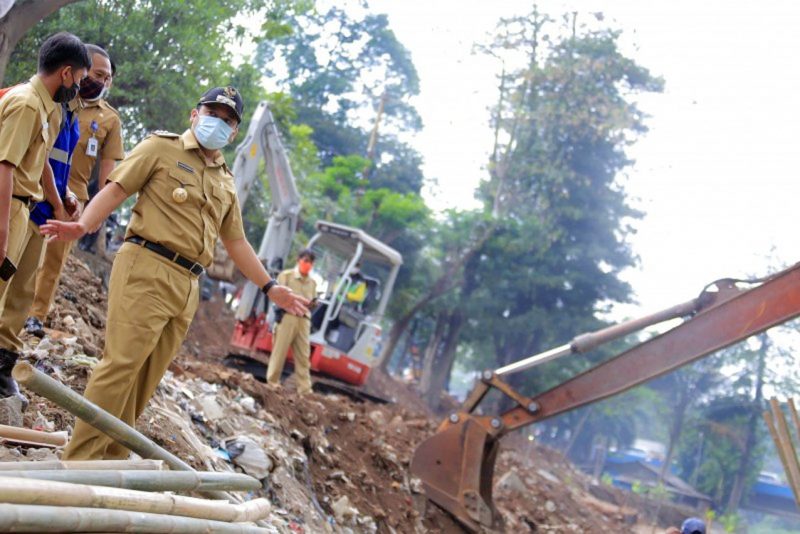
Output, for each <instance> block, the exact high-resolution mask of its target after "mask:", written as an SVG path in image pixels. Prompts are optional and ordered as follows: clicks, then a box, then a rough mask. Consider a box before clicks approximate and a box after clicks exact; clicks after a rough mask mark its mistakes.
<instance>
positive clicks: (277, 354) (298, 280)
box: [267, 249, 317, 395]
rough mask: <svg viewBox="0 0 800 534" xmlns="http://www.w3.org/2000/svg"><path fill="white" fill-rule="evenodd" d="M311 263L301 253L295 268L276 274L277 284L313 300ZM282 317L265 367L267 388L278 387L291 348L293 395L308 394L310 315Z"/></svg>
mask: <svg viewBox="0 0 800 534" xmlns="http://www.w3.org/2000/svg"><path fill="white" fill-rule="evenodd" d="M315 259H316V257H315V255H314V253H313V252H312V251H311V250H309V249H305V250H301V251H300V254H299V255H298V256H297V266H296V267H295V268H294V269H287V270H285V271H283V272H282V273H281V274H279V275H278V283H279V284H281V285H284V286H287V287H288V288H289V289H291V290H292V291H293V292H295V293H297V294H298V295H302V296H304V297H305V298H307V299H308V300H312V299H314V298H315V297H316V296H317V283H316V282H315V281H314V279H313V278H311V277H310V276H309V274H310V273H311V269H312V268H313V266H314V260H315ZM282 315H283V316H282V317H281V319H280V321H279V322H278V323H277V324H276V325H275V328H274V329H273V334H272V335H273V344H272V353H270V355H269V367H267V384H269V385H271V386H273V387H277V386H279V385H280V380H281V373H283V365H284V363H286V354H287V353H288V352H289V347H291V349H292V359H293V360H294V379H295V382H296V384H297V392H298V393H300V394H301V395H304V394H306V393H311V365H310V362H309V353H310V352H311V345H310V343H309V341H308V337H309V335H310V334H311V314H310V313H309V314H306V315H303V316H294V315H289V316H287V315H285V314H282Z"/></svg>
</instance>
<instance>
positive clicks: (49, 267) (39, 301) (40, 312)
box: [29, 201, 84, 322]
mask: <svg viewBox="0 0 800 534" xmlns="http://www.w3.org/2000/svg"><path fill="white" fill-rule="evenodd" d="M80 205H81V207H83V205H84V202H82V201H81V202H80ZM74 245H75V242H74V241H51V242H49V243H46V244H45V249H44V259H43V260H42V266H41V267H40V268H39V272H38V273H37V274H36V285H35V287H36V289H35V291H34V293H33V305H32V306H31V311H30V313H29V315H30V316H32V317H36V318H37V319H39V320H40V321H42V322H44V320H45V318H46V317H47V314H48V313H50V308H51V307H52V306H53V300H54V299H55V297H56V288H57V287H58V281H59V279H60V278H61V271H62V269H64V265H66V263H67V257H68V256H69V253H70V251H71V250H72V247H73V246H74Z"/></svg>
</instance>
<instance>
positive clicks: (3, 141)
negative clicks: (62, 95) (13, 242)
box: [0, 76, 61, 201]
mask: <svg viewBox="0 0 800 534" xmlns="http://www.w3.org/2000/svg"><path fill="white" fill-rule="evenodd" d="M60 127H61V105H60V104H56V103H55V102H54V101H53V98H52V97H51V96H50V93H48V92H47V89H46V88H45V86H44V84H43V83H42V80H41V79H40V78H39V77H38V76H33V77H32V78H31V79H30V82H29V83H26V84H22V85H19V86H17V87H14V88H13V89H11V90H10V91H9V92H8V93H6V94H5V95H4V96H3V97H2V98H0V162H3V161H7V162H8V163H10V164H12V165H14V189H13V194H14V195H19V196H25V197H33V199H34V200H37V201H39V200H42V198H43V197H44V192H43V190H42V169H44V164H45V162H46V161H47V155H48V154H49V153H50V150H52V148H53V144H55V142H56V137H58V130H59V128H60Z"/></svg>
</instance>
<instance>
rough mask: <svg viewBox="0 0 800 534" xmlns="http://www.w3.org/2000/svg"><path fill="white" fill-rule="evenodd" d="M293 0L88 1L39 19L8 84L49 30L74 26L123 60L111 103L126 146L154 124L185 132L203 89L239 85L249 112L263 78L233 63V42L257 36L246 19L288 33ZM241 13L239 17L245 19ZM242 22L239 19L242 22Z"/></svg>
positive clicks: (23, 71) (23, 72)
mask: <svg viewBox="0 0 800 534" xmlns="http://www.w3.org/2000/svg"><path fill="white" fill-rule="evenodd" d="M296 8H297V4H296V3H295V2H293V1H291V0H274V1H265V0H221V1H217V2H203V1H200V0H159V1H157V2H156V1H152V0H140V1H136V2H122V1H118V0H116V1H115V0H87V1H83V2H78V3H75V4H72V5H69V6H67V7H65V8H62V9H60V10H58V11H56V12H55V13H54V14H53V15H51V16H50V17H48V18H46V19H45V20H43V21H41V22H40V23H39V24H38V25H36V26H35V27H34V28H33V29H32V30H31V31H30V32H29V33H28V34H27V35H26V36H25V37H24V38H23V39H22V40H21V41H20V43H19V45H18V46H17V48H16V49H15V50H14V53H13V55H12V58H11V62H10V63H9V68H8V71H7V73H6V82H5V83H6V84H9V83H11V82H17V81H20V80H24V79H27V78H28V77H30V75H31V74H32V73H33V72H35V70H36V57H37V51H38V47H39V45H40V44H41V42H42V40H43V39H44V38H45V37H46V36H47V35H49V34H51V33H54V32H56V31H59V30H62V29H64V28H70V29H74V31H75V33H76V34H78V36H79V37H80V38H81V39H83V40H84V41H85V42H87V43H94V44H98V45H100V46H102V47H104V48H105V49H106V50H108V52H109V54H110V55H111V57H112V59H113V60H114V62H115V64H116V66H117V75H116V77H115V78H114V86H113V88H112V90H111V94H110V97H109V101H110V102H111V104H112V105H114V106H115V107H116V108H117V109H118V110H119V112H120V115H121V117H122V124H123V125H124V126H123V127H124V129H125V133H126V141H128V143H127V144H128V145H129V146H130V145H132V144H133V143H134V142H135V141H138V140H140V139H141V138H142V137H143V135H144V133H145V132H146V131H149V130H154V129H167V130H171V131H178V132H180V131H183V130H184V129H185V128H186V127H187V126H188V116H189V111H190V110H191V109H192V108H193V107H194V106H195V105H196V103H197V100H198V98H199V97H200V95H201V94H202V93H203V92H204V91H205V90H207V89H209V88H210V87H213V86H217V85H227V84H235V85H236V86H237V87H238V88H239V89H240V90H241V91H242V94H243V95H244V97H245V113H247V109H248V107H250V109H252V106H253V105H254V104H255V101H256V100H257V99H258V98H260V96H261V89H260V77H259V75H258V72H257V71H255V70H254V69H253V68H252V67H250V66H249V65H244V66H242V67H239V68H238V69H234V68H233V67H232V65H231V59H232V56H231V52H230V48H231V47H232V46H234V45H236V44H238V43H241V42H243V41H245V40H249V39H252V38H254V36H253V35H251V34H250V32H249V31H248V30H247V28H246V27H245V26H244V24H243V23H244V21H245V20H246V17H247V16H248V15H249V16H253V15H255V14H257V13H260V14H264V16H265V17H266V23H265V28H264V31H265V34H267V35H284V34H285V33H286V31H288V30H289V26H288V23H287V22H286V17H288V16H289V15H290V14H293V13H295V12H296ZM239 16H241V17H239ZM236 21H239V22H236Z"/></svg>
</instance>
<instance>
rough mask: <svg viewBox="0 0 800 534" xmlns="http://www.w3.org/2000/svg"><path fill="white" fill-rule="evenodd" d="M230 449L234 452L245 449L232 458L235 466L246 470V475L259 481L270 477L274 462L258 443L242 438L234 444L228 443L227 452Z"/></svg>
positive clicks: (226, 445)
mask: <svg viewBox="0 0 800 534" xmlns="http://www.w3.org/2000/svg"><path fill="white" fill-rule="evenodd" d="M229 447H230V448H234V450H238V449H239V448H242V449H243V450H242V452H240V453H239V454H237V455H235V456H234V455H233V454H231V458H232V460H233V463H234V464H236V465H238V466H239V467H241V468H242V469H244V472H245V473H247V474H248V475H250V476H252V477H255V478H257V479H259V480H261V479H264V478H267V477H268V476H269V472H270V471H271V470H272V460H270V458H269V456H267V454H266V453H265V452H264V449H262V448H261V446H260V445H259V444H258V442H257V441H255V440H254V439H252V438H249V437H247V436H240V437H238V438H236V439H235V440H233V442H226V444H225V448H226V450H230V448H229Z"/></svg>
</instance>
